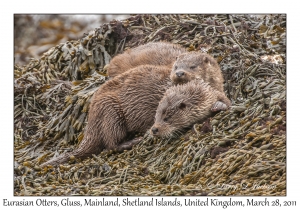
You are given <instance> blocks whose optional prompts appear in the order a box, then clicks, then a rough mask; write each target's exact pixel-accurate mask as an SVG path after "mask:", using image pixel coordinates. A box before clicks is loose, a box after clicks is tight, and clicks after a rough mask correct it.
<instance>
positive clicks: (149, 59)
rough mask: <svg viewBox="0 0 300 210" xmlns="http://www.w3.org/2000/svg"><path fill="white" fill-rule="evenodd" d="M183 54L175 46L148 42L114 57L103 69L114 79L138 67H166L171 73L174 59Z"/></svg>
mask: <svg viewBox="0 0 300 210" xmlns="http://www.w3.org/2000/svg"><path fill="white" fill-rule="evenodd" d="M185 52H187V51H186V50H185V49H184V48H183V47H181V46H180V45H177V44H172V43H168V42H149V43H147V44H144V45H140V46H138V47H136V48H132V49H128V50H126V51H125V52H124V53H122V54H119V55H117V56H115V57H114V58H113V59H112V60H111V61H110V63H109V65H108V66H106V67H105V68H106V69H107V74H108V75H109V77H115V76H117V75H119V74H122V73H123V72H125V71H128V70H129V69H132V68H134V67H137V66H140V65H155V66H167V67H169V68H170V71H171V68H172V65H173V63H174V61H175V60H176V57H177V56H179V55H180V54H182V53H185Z"/></svg>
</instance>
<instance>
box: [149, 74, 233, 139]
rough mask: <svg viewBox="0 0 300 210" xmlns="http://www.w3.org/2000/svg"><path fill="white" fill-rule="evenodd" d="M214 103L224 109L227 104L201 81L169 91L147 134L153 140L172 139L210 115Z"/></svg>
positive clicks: (221, 94) (227, 100) (224, 99)
mask: <svg viewBox="0 0 300 210" xmlns="http://www.w3.org/2000/svg"><path fill="white" fill-rule="evenodd" d="M218 101H221V102H223V103H224V106H226V108H229V107H230V106H231V102H230V100H229V99H228V98H227V97H226V96H225V95H224V93H223V92H220V91H218V90H216V89H214V88H212V87H210V86H209V85H208V84H207V83H205V82H203V81H197V80H193V81H190V82H188V83H186V84H183V85H177V86H173V87H171V88H169V89H168V90H167V91H166V93H165V94H164V97H163V98H162V100H161V101H160V102H159V105H158V108H157V111H156V115H155V123H154V125H153V126H152V128H151V132H152V134H153V135H155V136H161V137H173V136H177V135H178V134H180V133H181V132H182V131H183V130H184V129H186V128H188V127H190V126H192V125H193V124H195V123H197V122H201V121H203V120H205V119H206V118H207V117H209V116H211V114H212V110H211V109H212V107H214V104H215V103H216V102H218Z"/></svg>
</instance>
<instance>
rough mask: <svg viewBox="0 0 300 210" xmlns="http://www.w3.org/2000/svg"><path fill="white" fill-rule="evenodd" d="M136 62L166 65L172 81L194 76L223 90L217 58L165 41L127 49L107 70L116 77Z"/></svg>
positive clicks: (193, 77) (135, 65) (179, 81)
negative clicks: (189, 50) (188, 50)
mask: <svg viewBox="0 0 300 210" xmlns="http://www.w3.org/2000/svg"><path fill="white" fill-rule="evenodd" d="M139 65H155V66H165V67H166V68H169V71H170V78H171V80H172V81H173V83H174V84H183V83H186V82H188V81H191V80H193V79H196V78H198V79H199V78H200V79H203V80H204V81H205V82H207V83H209V84H210V85H211V86H212V87H213V88H216V89H217V90H219V91H223V90H224V89H223V83H224V79H223V75H222V72H221V70H220V67H219V65H218V63H217V61H216V60H215V59H214V58H213V57H212V56H210V55H208V54H206V53H200V52H187V51H186V50H185V49H184V48H183V47H181V46H180V45H177V44H172V43H168V42H149V43H147V44H145V45H140V46H138V47H136V48H133V49H129V50H126V51H125V52H124V53H122V54H120V55H117V56H115V57H114V58H113V59H112V60H111V61H110V63H109V65H108V66H107V67H106V68H107V73H108V75H109V77H115V76H117V75H119V74H121V73H123V72H126V71H128V70H130V69H131V68H134V67H137V66H139Z"/></svg>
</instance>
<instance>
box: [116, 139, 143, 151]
mask: <svg viewBox="0 0 300 210" xmlns="http://www.w3.org/2000/svg"><path fill="white" fill-rule="evenodd" d="M142 139H143V138H142V137H140V138H135V139H132V140H130V141H126V142H124V143H122V144H120V145H118V146H117V147H116V149H115V151H117V152H123V151H124V150H129V149H131V148H132V147H133V146H134V145H136V144H138V143H139V142H140V141H142Z"/></svg>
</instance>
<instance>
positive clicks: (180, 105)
mask: <svg viewBox="0 0 300 210" xmlns="http://www.w3.org/2000/svg"><path fill="white" fill-rule="evenodd" d="M185 107H186V104H185V103H184V102H180V104H179V106H178V108H179V109H185Z"/></svg>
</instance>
